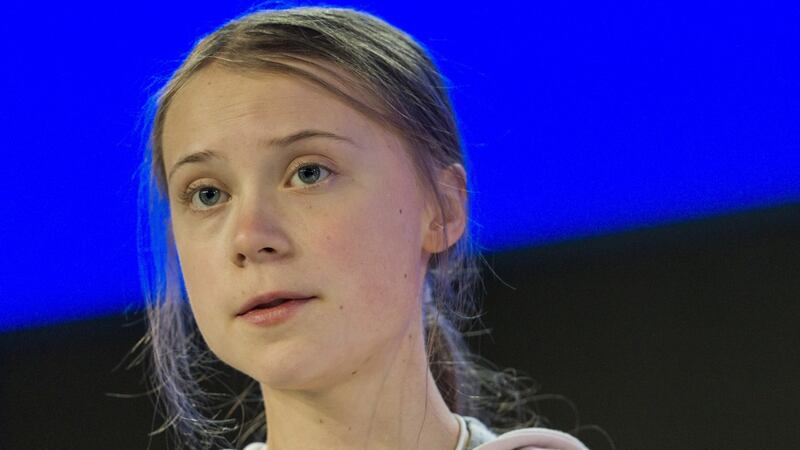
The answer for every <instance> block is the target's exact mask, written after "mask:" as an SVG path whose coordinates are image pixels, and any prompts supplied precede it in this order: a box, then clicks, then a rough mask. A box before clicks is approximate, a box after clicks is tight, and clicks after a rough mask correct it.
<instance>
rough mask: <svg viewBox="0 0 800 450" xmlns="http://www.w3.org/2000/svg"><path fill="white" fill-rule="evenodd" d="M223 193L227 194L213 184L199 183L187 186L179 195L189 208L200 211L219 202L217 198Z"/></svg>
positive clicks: (223, 194)
mask: <svg viewBox="0 0 800 450" xmlns="http://www.w3.org/2000/svg"><path fill="white" fill-rule="evenodd" d="M225 195H228V194H227V193H225V192H223V191H222V190H220V189H219V188H217V187H215V186H211V185H208V184H199V185H194V186H189V187H188V188H186V191H185V192H183V193H181V194H180V195H179V197H180V200H181V202H182V203H183V204H185V205H188V206H189V208H190V209H191V210H193V211H197V212H202V211H206V210H208V209H210V208H212V207H214V206H216V205H217V204H219V199H220V198H221V197H222V196H225ZM228 196H229V195H228Z"/></svg>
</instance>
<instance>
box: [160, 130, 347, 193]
mask: <svg viewBox="0 0 800 450" xmlns="http://www.w3.org/2000/svg"><path fill="white" fill-rule="evenodd" d="M311 138H328V139H334V140H337V141H343V142H348V143H350V144H352V145H354V146H356V147H358V144H356V143H355V142H353V141H352V140H351V139H349V138H346V137H344V136H340V135H338V134H336V133H331V132H330V131H321V130H311V129H308V130H301V131H298V132H296V133H292V134H290V135H288V136H283V137H278V138H272V139H269V140H267V141H262V142H263V143H264V145H266V146H272V147H288V146H289V145H292V144H294V143H295V142H298V141H302V140H304V139H311ZM212 159H217V160H227V159H228V158H227V157H226V156H224V155H222V154H220V153H217V152H215V151H214V150H203V151H200V152H195V153H190V154H188V155H186V156H184V157H183V158H181V159H179V160H178V162H176V163H175V165H173V166H172V169H170V171H169V175H168V176H167V182H169V180H170V179H172V174H174V173H175V171H176V170H178V168H179V167H181V166H183V165H185V164H192V163H203V162H208V161H210V160H212Z"/></svg>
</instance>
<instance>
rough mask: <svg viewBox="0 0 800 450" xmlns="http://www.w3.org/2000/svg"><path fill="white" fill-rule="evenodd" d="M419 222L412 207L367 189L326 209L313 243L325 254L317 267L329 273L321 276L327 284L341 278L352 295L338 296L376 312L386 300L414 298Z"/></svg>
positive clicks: (419, 247)
mask: <svg viewBox="0 0 800 450" xmlns="http://www.w3.org/2000/svg"><path fill="white" fill-rule="evenodd" d="M419 223H420V216H419V212H418V207H417V206H416V205H414V204H413V202H412V201H409V200H408V199H407V198H403V197H402V196H398V195H394V194H392V193H384V194H382V195H381V194H376V193H374V192H373V193H371V195H369V196H364V197H362V198H359V199H357V200H356V201H351V202H348V204H347V205H346V206H344V205H343V206H341V207H339V208H336V209H335V210H331V211H330V212H329V214H328V215H327V219H326V221H325V226H324V227H323V228H321V230H322V231H321V236H320V238H319V242H318V246H317V248H318V250H319V251H320V253H321V254H322V255H324V256H322V255H321V259H324V260H325V262H324V267H320V268H319V270H320V272H319V273H326V272H327V273H328V274H329V276H330V277H335V278H329V279H328V280H326V281H328V282H329V283H332V284H333V285H337V286H341V283H342V282H346V283H347V285H346V286H342V288H343V289H345V290H346V291H347V292H348V294H349V297H357V298H352V299H351V298H343V299H342V301H344V302H350V301H353V302H357V303H359V304H361V305H362V306H366V307H367V310H368V311H373V312H375V311H376V310H377V311H378V312H380V310H381V309H383V308H386V307H387V301H390V300H394V301H399V300H408V299H412V298H416V297H415V295H416V294H417V293H416V289H417V287H416V279H417V272H418V270H419V264H420V252H421V245H422V244H421V237H420V235H419ZM320 262H321V263H322V261H320ZM398 306H399V305H398ZM365 312H366V311H365ZM385 314H386V313H385V312H384V313H383V314H382V315H385Z"/></svg>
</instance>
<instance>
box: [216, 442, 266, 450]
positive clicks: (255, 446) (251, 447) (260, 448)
mask: <svg viewBox="0 0 800 450" xmlns="http://www.w3.org/2000/svg"><path fill="white" fill-rule="evenodd" d="M266 448H267V444H265V443H263V442H253V443H251V444H247V446H246V447H245V448H243V449H242V450H266ZM221 450H234V449H232V448H223V449H221Z"/></svg>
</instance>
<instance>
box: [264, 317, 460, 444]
mask: <svg viewBox="0 0 800 450" xmlns="http://www.w3.org/2000/svg"><path fill="white" fill-rule="evenodd" d="M411 328H413V329H409V330H406V332H405V333H404V335H403V336H402V337H401V338H399V339H397V340H396V342H395V343H394V344H392V348H391V349H389V350H388V351H385V352H381V354H380V355H374V356H372V357H370V358H368V359H367V361H365V363H364V364H363V365H362V366H361V367H360V368H359V369H358V370H356V371H354V372H352V373H348V374H346V375H347V376H346V377H343V380H344V381H338V382H336V383H335V384H331V385H329V386H326V387H325V388H323V389H316V390H313V391H310V390H279V389H271V388H270V387H269V386H266V385H264V384H263V383H262V385H261V390H262V393H263V395H264V405H265V408H266V416H267V436H268V441H267V443H268V450H307V449H308V450H311V449H320V448H325V449H329V450H345V449H347V450H351V449H369V450H373V449H374V450H400V449H430V450H453V449H454V448H455V446H456V443H457V441H458V433H459V425H458V421H457V420H456V418H455V417H454V416H453V414H452V413H451V412H450V410H449V408H448V407H447V405H446V403H445V402H444V399H442V396H441V393H440V392H439V390H438V388H437V387H436V382H435V381H434V379H433V376H432V374H431V372H430V368H429V367H428V362H427V358H426V356H425V355H426V352H425V344H424V339H423V335H422V324H421V323H419V324H416V325H415V326H414V327H411Z"/></svg>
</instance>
